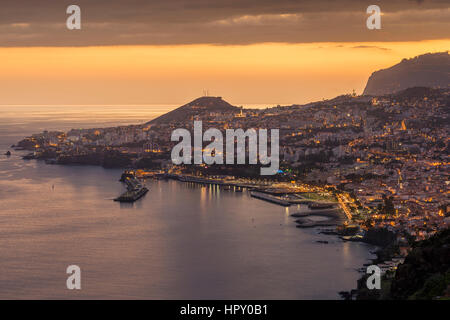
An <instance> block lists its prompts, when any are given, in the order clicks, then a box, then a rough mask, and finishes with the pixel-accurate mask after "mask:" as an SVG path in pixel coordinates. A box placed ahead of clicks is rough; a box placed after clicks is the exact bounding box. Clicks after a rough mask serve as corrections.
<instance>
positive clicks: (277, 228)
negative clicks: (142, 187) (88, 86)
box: [0, 112, 370, 299]
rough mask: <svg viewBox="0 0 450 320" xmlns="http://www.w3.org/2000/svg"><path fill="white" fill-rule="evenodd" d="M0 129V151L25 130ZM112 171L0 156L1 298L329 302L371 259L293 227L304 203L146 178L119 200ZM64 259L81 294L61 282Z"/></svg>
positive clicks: (357, 247) (364, 251)
mask: <svg viewBox="0 0 450 320" xmlns="http://www.w3.org/2000/svg"><path fill="white" fill-rule="evenodd" d="M0 113H1V112H0ZM21 117H23V115H21ZM22 120H23V121H24V122H26V121H27V119H22ZM29 121H30V122H29V123H28V125H26V127H27V130H28V131H31V132H34V131H38V130H35V129H36V126H34V122H33V121H31V120H29ZM109 121H112V119H111V118H108V119H107V120H106V122H109ZM12 122H14V121H12ZM40 125H41V124H38V125H37V126H38V127H39V126H40ZM69 125H70V124H68V123H66V122H61V123H60V126H61V127H68V126H69ZM83 125H86V126H87V125H89V123H85V124H83ZM0 130H3V132H7V133H8V134H6V135H2V136H0V153H1V151H2V150H4V149H5V148H7V147H8V146H9V145H11V144H12V143H14V142H16V141H17V140H18V139H19V138H20V137H21V135H20V134H18V133H17V132H16V130H17V128H14V126H11V127H8V126H7V125H6V124H3V125H2V124H0ZM120 174H121V171H120V170H106V169H102V168H98V167H90V166H86V167H82V166H52V165H46V164H45V163H43V162H39V161H23V160H21V158H20V154H18V153H17V152H13V155H12V156H11V157H10V158H7V157H1V156H0V208H1V210H0V257H1V259H0V298H68V299H70V298H125V299H133V298H138V299H157V298H159V299H189V298H190V299H218V298H222V299H232V298H235V299H243V298H245V299H283V298H285V299H300V298H305V299H314V298H322V299H328V298H329V299H336V298H338V294H337V292H338V291H341V290H349V289H351V288H353V287H354V286H355V281H356V279H357V278H358V273H357V272H356V271H355V268H357V267H359V266H361V265H362V264H363V263H365V262H366V260H367V259H368V258H369V256H370V255H369V253H368V248H367V246H366V245H364V244H360V243H343V242H341V241H340V240H338V239H337V238H336V237H334V236H325V235H321V234H318V233H317V230H314V229H297V228H296V227H295V223H294V222H293V220H294V219H292V218H291V217H289V214H291V213H293V212H297V211H299V210H303V208H302V207H292V208H284V207H281V206H277V205H274V204H271V203H267V202H264V201H261V200H257V199H253V198H251V197H250V196H249V194H248V193H247V192H245V191H244V192H241V193H239V192H233V191H227V190H220V188H218V187H216V186H201V185H195V184H186V183H179V182H175V181H154V180H148V181H147V182H146V183H147V186H148V187H149V188H150V191H149V193H148V194H147V195H146V196H145V197H144V198H142V199H141V200H140V201H138V202H136V203H134V204H120V203H117V202H114V201H112V199H113V198H114V197H116V196H118V195H119V194H120V193H121V192H123V191H124V186H123V185H122V184H121V183H120V182H118V179H119V177H120ZM323 239H326V240H327V241H329V244H326V245H323V244H319V243H316V241H317V240H323ZM71 264H77V265H79V266H80V267H81V270H82V290H80V291H76V292H74V291H69V290H67V289H66V287H65V282H66V276H67V275H66V273H65V271H66V268H67V266H68V265H71Z"/></svg>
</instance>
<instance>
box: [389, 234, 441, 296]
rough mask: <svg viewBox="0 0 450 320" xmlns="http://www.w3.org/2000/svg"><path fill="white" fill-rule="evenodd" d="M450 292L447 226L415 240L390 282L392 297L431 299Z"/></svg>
mask: <svg viewBox="0 0 450 320" xmlns="http://www.w3.org/2000/svg"><path fill="white" fill-rule="evenodd" d="M448 295H450V229H446V230H444V231H442V232H440V233H438V234H436V235H435V236H433V237H431V238H430V239H428V240H424V241H421V242H418V243H417V244H416V245H415V246H414V247H413V249H412V251H411V252H410V253H409V254H408V256H407V257H406V259H405V262H404V263H403V264H401V265H400V266H399V267H398V270H397V272H396V274H395V278H394V280H393V282H392V285H391V296H392V298H394V299H432V298H435V297H437V296H447V297H448Z"/></svg>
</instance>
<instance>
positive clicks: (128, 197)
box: [114, 173, 148, 202]
mask: <svg viewBox="0 0 450 320" xmlns="http://www.w3.org/2000/svg"><path fill="white" fill-rule="evenodd" d="M120 181H122V182H123V183H125V184H126V185H127V191H126V192H125V193H123V194H122V195H120V196H119V197H117V198H115V199H114V201H118V202H135V201H137V200H139V199H140V198H142V197H143V196H145V195H146V194H147V192H148V188H147V187H145V186H143V185H142V184H141V183H140V182H139V180H138V179H136V177H135V176H133V175H131V174H129V173H124V174H122V177H121V178H120Z"/></svg>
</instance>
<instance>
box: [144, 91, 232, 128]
mask: <svg viewBox="0 0 450 320" xmlns="http://www.w3.org/2000/svg"><path fill="white" fill-rule="evenodd" d="M237 111H239V108H238V107H235V106H232V105H231V104H229V103H228V102H226V101H225V100H223V99H222V97H201V98H198V99H195V100H194V101H191V102H189V103H187V104H185V105H184V106H181V107H179V108H177V109H175V110H172V111H170V112H168V113H166V114H164V115H162V116H160V117H158V118H156V119H153V120H152V121H150V122H149V124H162V123H169V122H180V121H185V120H186V119H189V118H191V117H194V116H195V115H199V114H203V113H204V112H217V113H225V112H237Z"/></svg>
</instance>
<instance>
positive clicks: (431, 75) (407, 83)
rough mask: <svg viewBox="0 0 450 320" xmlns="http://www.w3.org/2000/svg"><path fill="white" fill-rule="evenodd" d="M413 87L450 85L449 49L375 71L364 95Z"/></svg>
mask: <svg viewBox="0 0 450 320" xmlns="http://www.w3.org/2000/svg"><path fill="white" fill-rule="evenodd" d="M411 87H430V88H448V87H450V55H449V53H448V51H446V52H438V53H427V54H424V55H420V56H417V57H414V58H411V59H403V60H402V61H401V62H400V63H398V64H396V65H394V66H392V67H390V68H387V69H382V70H378V71H375V72H374V73H372V75H371V76H370V77H369V80H368V81H367V85H366V88H365V89H364V93H363V94H364V95H374V96H379V95H385V94H391V93H394V92H398V91H401V90H404V89H407V88H411Z"/></svg>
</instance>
